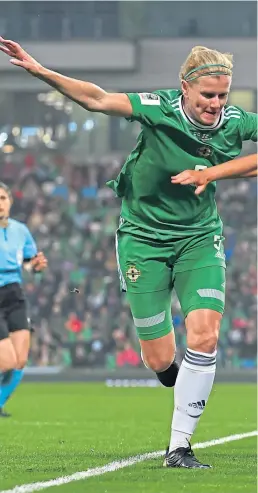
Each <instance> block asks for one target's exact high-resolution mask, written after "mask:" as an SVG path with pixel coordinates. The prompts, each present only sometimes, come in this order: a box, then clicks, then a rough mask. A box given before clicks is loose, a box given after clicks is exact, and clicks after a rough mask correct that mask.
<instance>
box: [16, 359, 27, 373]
mask: <svg viewBox="0 0 258 493" xmlns="http://www.w3.org/2000/svg"><path fill="white" fill-rule="evenodd" d="M27 360H28V358H25V357H18V358H17V366H16V368H17V370H22V369H23V368H24V367H25V366H26V364H27Z"/></svg>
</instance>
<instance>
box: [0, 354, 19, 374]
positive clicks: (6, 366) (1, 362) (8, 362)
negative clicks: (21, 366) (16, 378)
mask: <svg viewBox="0 0 258 493" xmlns="http://www.w3.org/2000/svg"><path fill="white" fill-rule="evenodd" d="M16 367H17V359H16V357H15V356H14V355H8V356H5V358H3V359H2V358H1V356H0V371H1V372H3V373H4V372H6V371H9V370H14V369H15V368H16Z"/></svg>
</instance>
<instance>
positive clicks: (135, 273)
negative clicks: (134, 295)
mask: <svg viewBox="0 0 258 493" xmlns="http://www.w3.org/2000/svg"><path fill="white" fill-rule="evenodd" d="M140 275H141V272H140V271H139V270H138V269H136V267H135V265H130V267H129V269H128V270H127V272H126V277H127V278H128V279H129V280H130V281H131V282H136V281H137V279H138V278H139V277H140Z"/></svg>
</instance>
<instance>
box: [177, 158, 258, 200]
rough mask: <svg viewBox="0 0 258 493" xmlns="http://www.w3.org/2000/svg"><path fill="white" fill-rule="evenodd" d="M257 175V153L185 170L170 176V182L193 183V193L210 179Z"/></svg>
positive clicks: (197, 193) (202, 189) (203, 188)
mask: <svg viewBox="0 0 258 493" xmlns="http://www.w3.org/2000/svg"><path fill="white" fill-rule="evenodd" d="M254 176H257V154H250V155H249V156H245V157H241V158H239V159H233V160H232V161H227V162H226V163H223V164H219V165H218V166H213V167H212V168H206V169H204V170H200V171H196V170H185V171H183V172H182V173H179V174H178V175H176V176H172V177H171V183H173V184H177V185H179V184H180V185H191V184H192V185H195V186H196V190H195V194H196V195H199V194H200V193H202V192H204V190H205V188H206V187H207V185H208V184H209V183H210V182H212V181H217V180H224V179H227V178H249V177H254Z"/></svg>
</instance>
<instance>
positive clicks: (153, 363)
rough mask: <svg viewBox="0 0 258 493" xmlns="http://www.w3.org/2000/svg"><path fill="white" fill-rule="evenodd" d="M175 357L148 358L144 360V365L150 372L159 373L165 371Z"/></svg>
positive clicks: (155, 356)
mask: <svg viewBox="0 0 258 493" xmlns="http://www.w3.org/2000/svg"><path fill="white" fill-rule="evenodd" d="M174 358H175V355H174V354H172V355H162V354H160V355H154V356H149V357H148V359H147V361H146V359H145V363H146V364H147V366H148V368H150V370H153V371H155V373H159V372H162V371H165V370H167V368H169V366H170V365H171V363H172V362H173V361H174Z"/></svg>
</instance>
